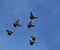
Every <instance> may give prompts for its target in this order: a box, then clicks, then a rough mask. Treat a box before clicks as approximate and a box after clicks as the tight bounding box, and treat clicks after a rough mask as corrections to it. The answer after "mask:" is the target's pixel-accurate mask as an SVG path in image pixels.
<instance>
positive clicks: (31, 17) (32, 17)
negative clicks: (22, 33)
mask: <svg viewBox="0 0 60 50" xmlns="http://www.w3.org/2000/svg"><path fill="white" fill-rule="evenodd" d="M30 19H31V20H33V19H37V17H35V16H34V15H33V14H32V12H30Z"/></svg>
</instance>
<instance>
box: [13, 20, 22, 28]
mask: <svg viewBox="0 0 60 50" xmlns="http://www.w3.org/2000/svg"><path fill="white" fill-rule="evenodd" d="M13 26H14V27H17V26H18V27H19V26H20V27H21V26H22V25H21V24H20V23H19V20H16V22H15V23H13Z"/></svg>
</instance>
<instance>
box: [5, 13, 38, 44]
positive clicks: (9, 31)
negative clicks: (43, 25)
mask: <svg viewBox="0 0 60 50" xmlns="http://www.w3.org/2000/svg"><path fill="white" fill-rule="evenodd" d="M33 19H37V17H35V16H34V15H33V14H32V12H30V22H29V24H27V27H28V28H31V27H34V26H35V25H33V24H32V20H33ZM21 26H22V25H21V24H20V23H19V20H16V21H15V23H13V27H21ZM6 32H7V34H8V35H12V33H14V32H13V31H11V30H6ZM29 41H30V42H29V44H30V45H33V44H34V43H35V41H36V37H35V36H31V39H30V40H29Z"/></svg>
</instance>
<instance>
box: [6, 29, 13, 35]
mask: <svg viewBox="0 0 60 50" xmlns="http://www.w3.org/2000/svg"><path fill="white" fill-rule="evenodd" d="M6 32H7V33H8V35H12V33H14V32H12V31H11V30H6Z"/></svg>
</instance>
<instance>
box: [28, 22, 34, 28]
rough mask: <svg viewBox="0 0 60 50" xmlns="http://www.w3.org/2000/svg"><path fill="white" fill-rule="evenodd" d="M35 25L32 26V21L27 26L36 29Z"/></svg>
mask: <svg viewBox="0 0 60 50" xmlns="http://www.w3.org/2000/svg"><path fill="white" fill-rule="evenodd" d="M34 26H35V25H33V24H32V21H30V22H29V24H28V25H27V27H28V28H31V27H34Z"/></svg>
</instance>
